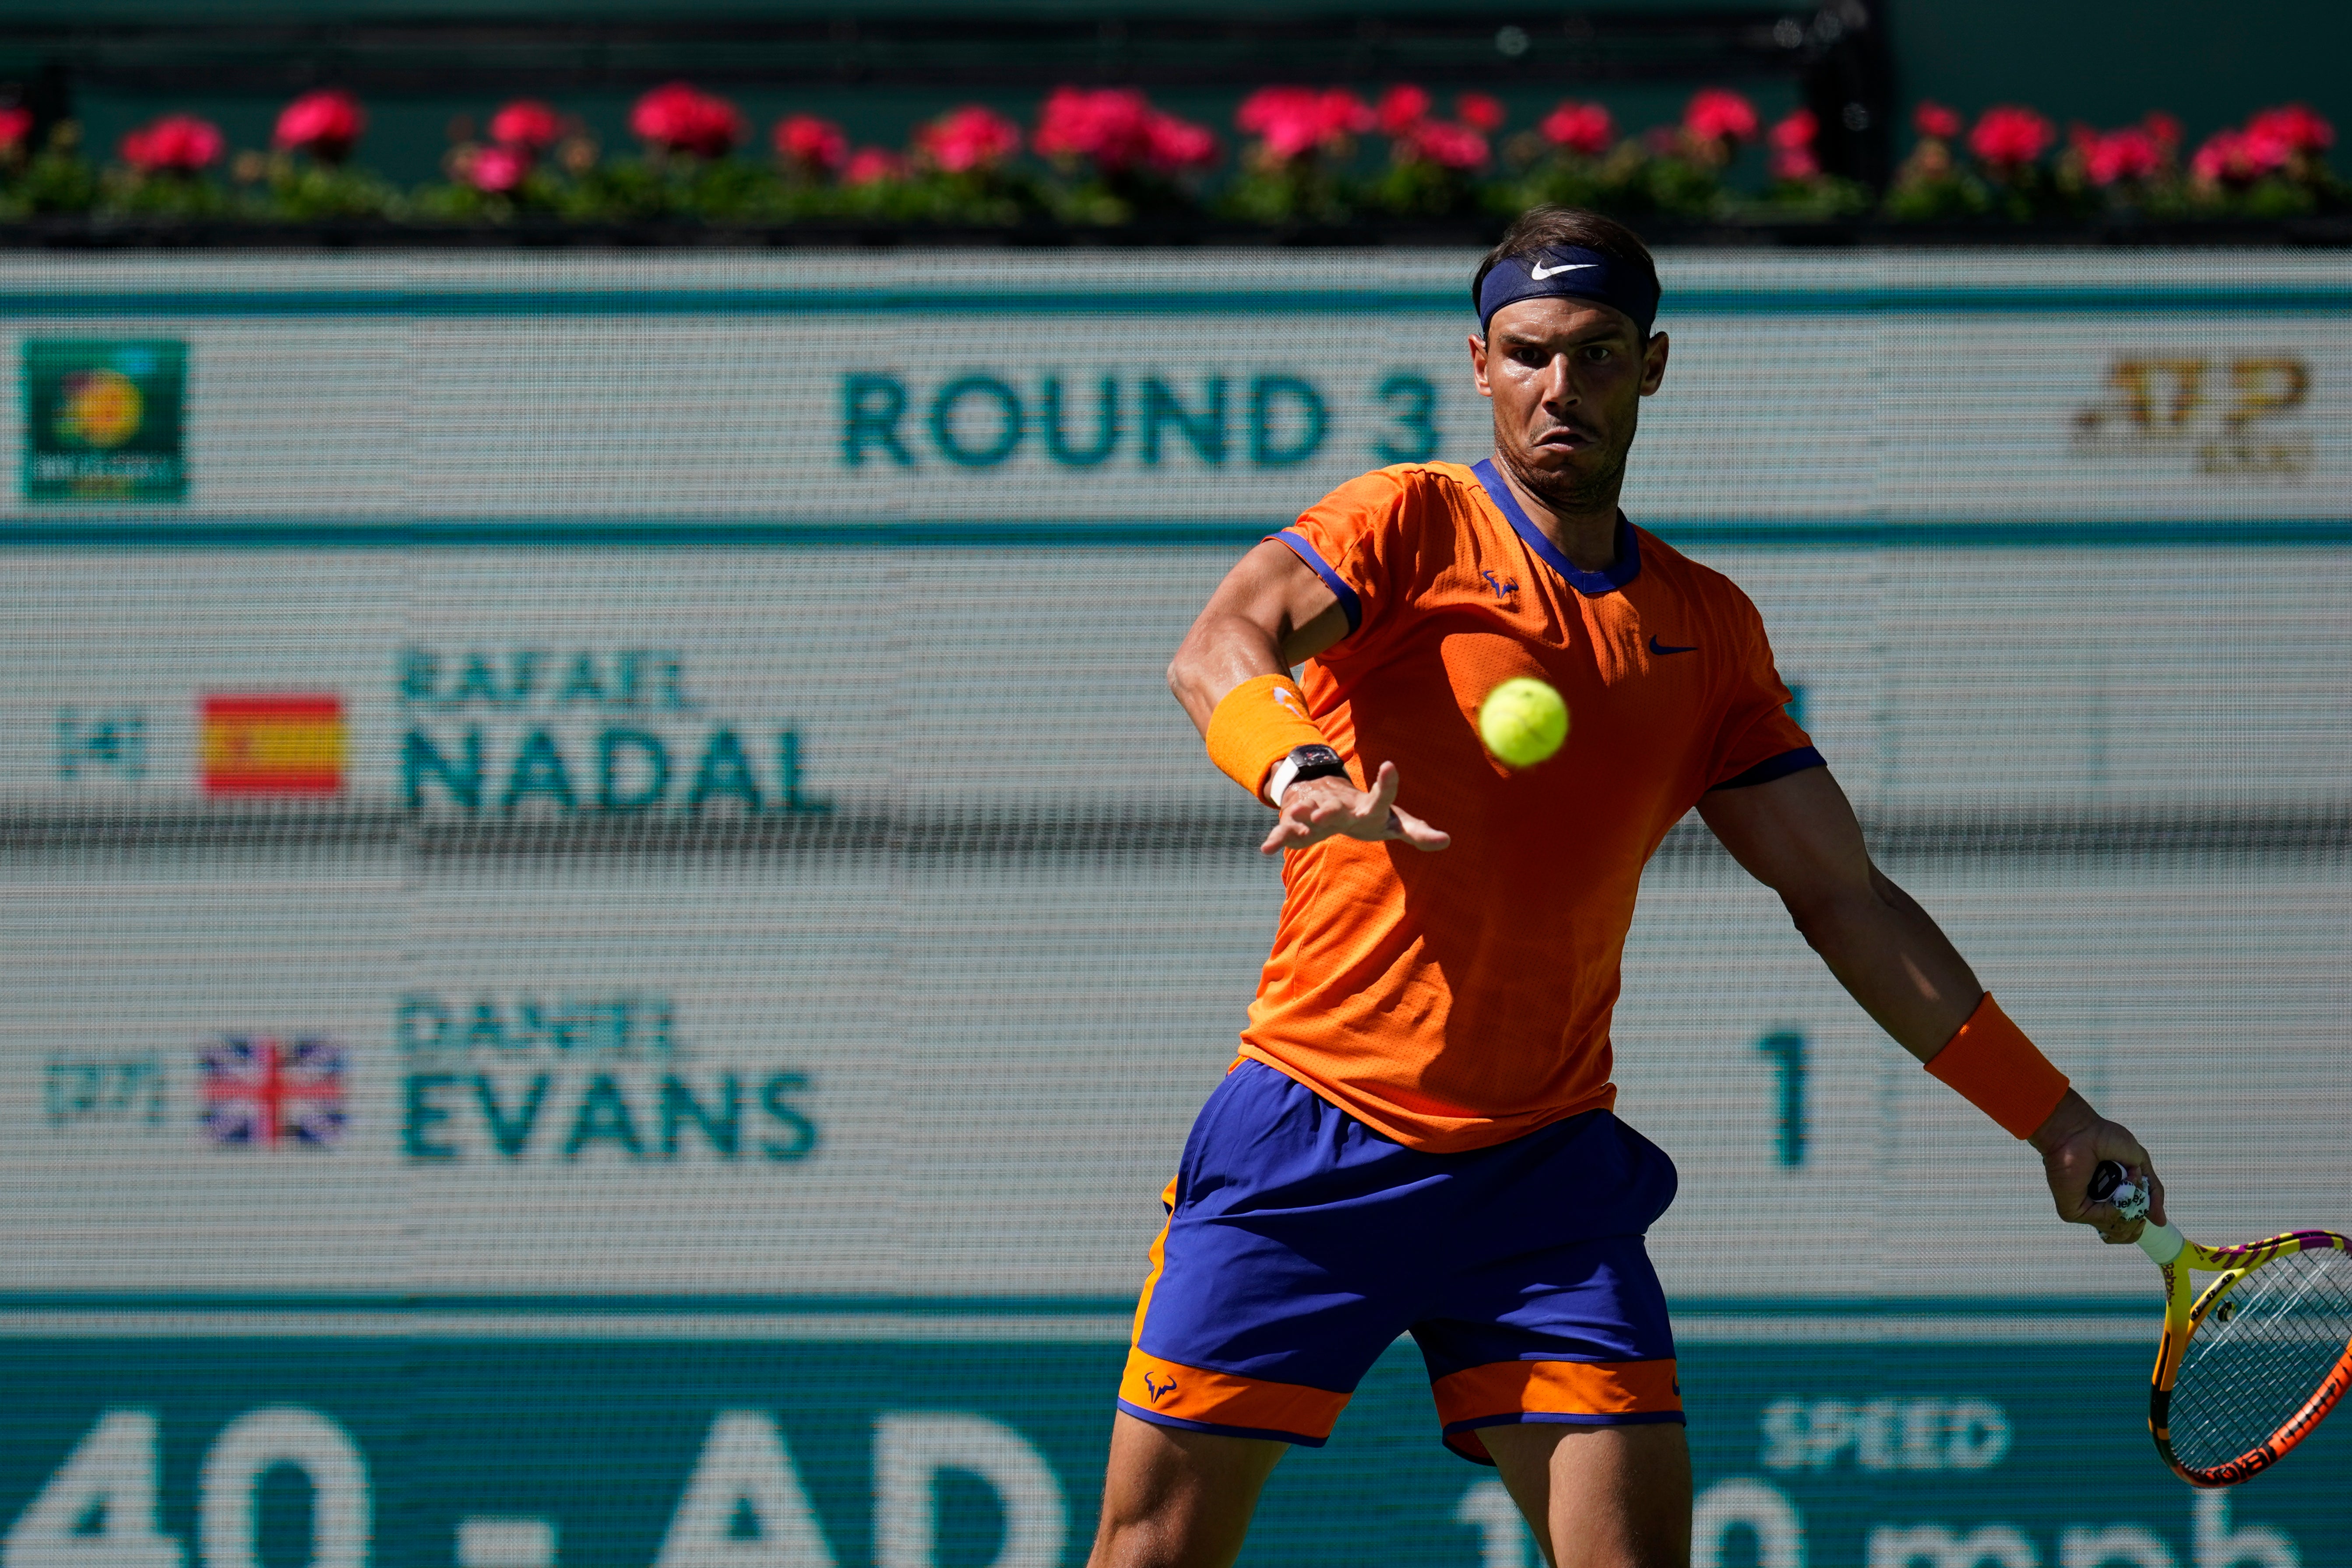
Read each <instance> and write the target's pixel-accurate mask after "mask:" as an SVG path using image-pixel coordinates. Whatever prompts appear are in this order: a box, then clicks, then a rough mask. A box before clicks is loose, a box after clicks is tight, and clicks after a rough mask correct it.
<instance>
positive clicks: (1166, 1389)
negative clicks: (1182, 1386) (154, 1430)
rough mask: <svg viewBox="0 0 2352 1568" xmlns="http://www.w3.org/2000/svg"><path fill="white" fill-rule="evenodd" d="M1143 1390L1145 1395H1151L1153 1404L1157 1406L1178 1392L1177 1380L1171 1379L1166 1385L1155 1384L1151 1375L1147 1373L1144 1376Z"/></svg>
mask: <svg viewBox="0 0 2352 1568" xmlns="http://www.w3.org/2000/svg"><path fill="white" fill-rule="evenodd" d="M1143 1388H1144V1392H1145V1393H1147V1394H1150V1395H1151V1403H1152V1404H1154V1405H1157V1404H1159V1403H1160V1401H1161V1400H1162V1399H1165V1398H1166V1397H1168V1395H1170V1394H1173V1393H1175V1392H1176V1380H1175V1379H1174V1378H1172V1377H1171V1378H1170V1379H1169V1380H1168V1381H1167V1382H1165V1383H1154V1382H1153V1381H1152V1379H1151V1374H1150V1373H1148V1372H1147V1373H1144V1374H1143Z"/></svg>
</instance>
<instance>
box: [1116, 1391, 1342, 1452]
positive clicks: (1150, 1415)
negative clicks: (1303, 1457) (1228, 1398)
mask: <svg viewBox="0 0 2352 1568" xmlns="http://www.w3.org/2000/svg"><path fill="white" fill-rule="evenodd" d="M1118 1407H1119V1408H1120V1409H1121V1410H1124V1411H1126V1412H1127V1413H1128V1414H1129V1415H1132V1416H1134V1417H1135V1418H1136V1419H1137V1420H1138V1421H1149V1422H1150V1423H1151V1424H1152V1425H1153V1426H1174V1427H1177V1428H1178V1429H1180V1430H1181V1431H1185V1432H1208V1433H1213V1434H1214V1435H1215V1436H1220V1437H1270V1438H1272V1439H1273V1440H1274V1441H1276V1442H1277V1443H1296V1444H1297V1445H1298V1446H1299V1447H1302V1448H1319V1447H1322V1446H1323V1445H1324V1444H1326V1443H1328V1442H1329V1441H1330V1439H1329V1438H1328V1437H1310V1436H1307V1435H1306V1434H1305V1433H1303V1432H1284V1431H1281V1430H1279V1429H1277V1428H1276V1427H1272V1426H1218V1425H1217V1424H1216V1423H1214V1422H1213V1421H1187V1420H1185V1419H1184V1418H1183V1417H1182V1416H1181V1415H1161V1414H1160V1412H1159V1411H1157V1410H1146V1409H1145V1408H1144V1407H1143V1406H1142V1405H1130V1404H1129V1403H1128V1402H1127V1401H1126V1400H1124V1399H1122V1400H1120V1401H1118Z"/></svg>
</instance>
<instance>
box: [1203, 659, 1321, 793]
mask: <svg viewBox="0 0 2352 1568" xmlns="http://www.w3.org/2000/svg"><path fill="white" fill-rule="evenodd" d="M1329 744H1330V742H1328V741H1326V740H1325V739H1324V738H1323V731H1320V730H1318V729H1317V728H1316V727H1315V721H1313V720H1312V719H1309V718H1308V717H1307V694H1306V693H1305V692H1303V691H1301V690H1299V689H1298V683H1297V681H1295V680H1293V679H1290V677H1288V676H1286V675H1261V676H1257V677H1255V678H1254V679H1249V680H1244V681H1243V682H1242V683H1241V684H1240V685H1239V686H1236V687H1234V689H1232V690H1231V691H1228V692H1226V693H1225V700H1223V701H1222V702H1220V703H1218V704H1217V708H1216V711H1215V712H1213V713H1212V714H1210V715H1209V760H1210V761H1211V762H1213V763H1216V764H1217V766H1218V767H1220V768H1222V769H1223V771H1224V773H1225V776H1226V777H1227V778H1230V779H1232V780H1233V781H1234V783H1235V784H1239V785H1241V786H1242V788H1244V789H1245V790H1247V791H1249V792H1250V794H1252V795H1258V798H1260V799H1261V800H1262V799H1264V798H1265V797H1264V796H1263V795H1259V792H1260V791H1261V790H1263V789H1265V775H1266V774H1268V773H1272V772H1274V769H1275V764H1276V763H1279V762H1281V761H1282V759H1283V758H1285V757H1286V756H1288V755H1290V752H1291V749H1292V748H1293V747H1296V746H1328V745H1329Z"/></svg>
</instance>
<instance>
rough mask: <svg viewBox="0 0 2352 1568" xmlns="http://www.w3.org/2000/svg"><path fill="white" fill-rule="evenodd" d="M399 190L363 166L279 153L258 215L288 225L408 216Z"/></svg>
mask: <svg viewBox="0 0 2352 1568" xmlns="http://www.w3.org/2000/svg"><path fill="white" fill-rule="evenodd" d="M406 207H407V202H406V200H405V199H404V197H403V196H402V195H401V194H400V192H398V191H397V190H395V189H394V188H393V187H392V186H391V185H389V184H385V183H384V182H383V180H381V179H379V178H377V177H376V176H375V175H373V174H370V173H368V172H367V171H366V170H364V169H354V168H351V167H349V166H347V165H344V164H341V163H320V162H319V161H317V160H316V159H311V158H297V157H292V156H288V155H285V154H280V155H278V156H277V157H274V158H272V159H270V160H269V163H268V174H267V177H266V179H265V181H264V183H263V184H262V187H261V192H260V200H259V203H258V213H259V216H264V217H268V218H274V219H277V220H278V221H279V222H284V223H321V222H333V221H335V220H338V219H351V218H396V217H401V216H405V213H406Z"/></svg>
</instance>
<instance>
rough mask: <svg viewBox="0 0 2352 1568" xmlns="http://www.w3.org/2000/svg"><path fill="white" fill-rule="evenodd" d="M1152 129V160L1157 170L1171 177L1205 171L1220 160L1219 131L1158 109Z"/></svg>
mask: <svg viewBox="0 0 2352 1568" xmlns="http://www.w3.org/2000/svg"><path fill="white" fill-rule="evenodd" d="M1150 133H1151V148H1150V153H1149V159H1150V163H1151V166H1152V167H1153V168H1155V169H1159V170H1161V171H1163V172H1165V173H1170V174H1172V173H1174V172H1175V171H1177V170H1179V169H1199V168H1205V167H1206V166H1207V165H1209V164H1211V163H1215V162H1216V161H1217V136H1216V132H1213V131H1211V130H1210V129H1209V128H1208V127H1207V126H1205V125H1195V124H1193V123H1192V121H1189V120H1179V119H1177V118H1176V117H1175V116H1174V115H1172V114H1161V113H1160V112H1158V111H1156V110H1155V111H1154V112H1153V114H1152V116H1151V124H1150Z"/></svg>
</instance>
